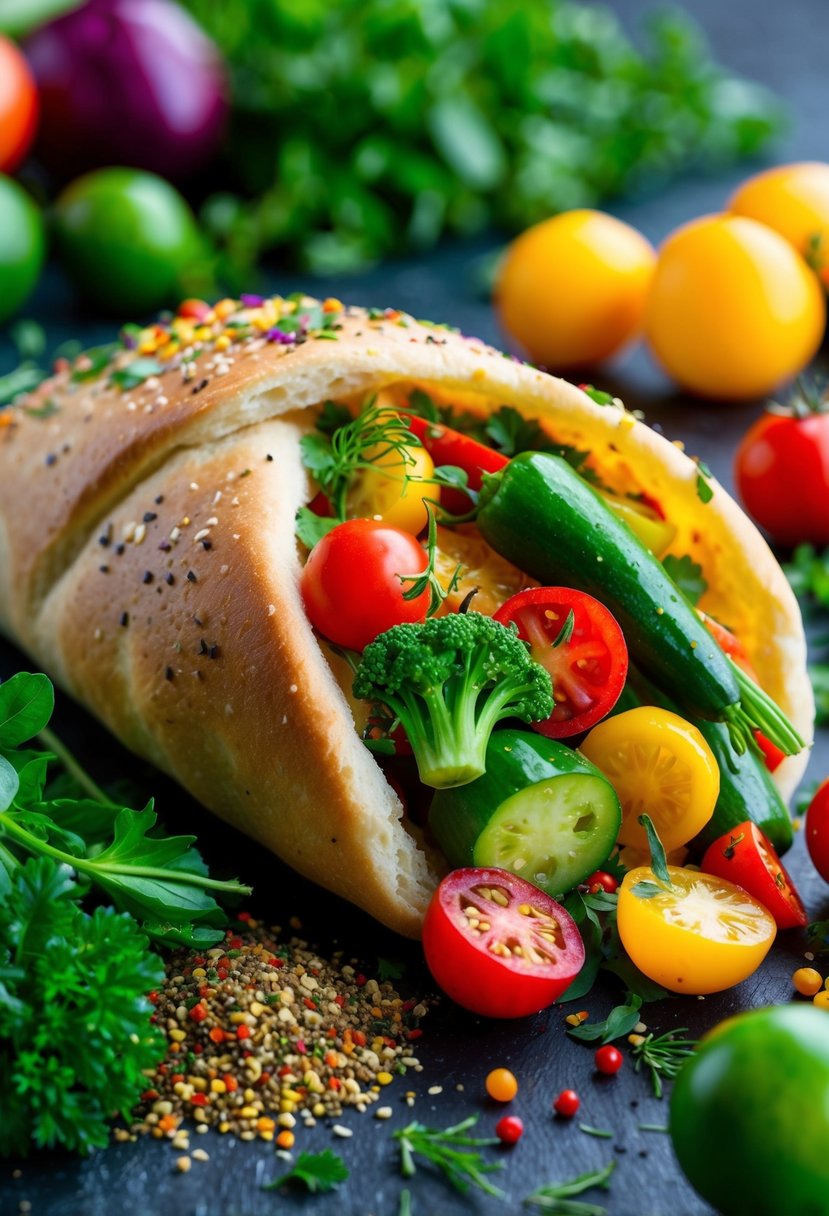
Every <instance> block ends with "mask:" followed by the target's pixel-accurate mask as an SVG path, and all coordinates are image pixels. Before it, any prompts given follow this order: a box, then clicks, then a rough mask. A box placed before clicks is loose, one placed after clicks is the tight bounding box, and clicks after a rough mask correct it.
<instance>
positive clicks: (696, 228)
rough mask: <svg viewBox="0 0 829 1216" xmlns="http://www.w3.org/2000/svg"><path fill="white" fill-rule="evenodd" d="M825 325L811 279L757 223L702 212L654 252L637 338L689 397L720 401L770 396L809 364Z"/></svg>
mask: <svg viewBox="0 0 829 1216" xmlns="http://www.w3.org/2000/svg"><path fill="white" fill-rule="evenodd" d="M825 323H826V304H825V301H824V297H823V292H822V291H821V288H820V284H819V283H818V281H817V279H816V277H815V275H814V274H813V273H812V272H811V270H809V267H808V266H807V265H806V263H805V262H804V261H803V259H802V258H801V257H799V256H798V254H796V253H795V252H794V250H793V249H792V247H791V245H789V244H788V243H787V242H786V241H784V240H783V238H782V237H781V236H779V235H778V233H776V232H773V231H772V229H771V228H767V227H766V226H765V225H764V224H758V223H757V221H756V220H751V219H746V218H745V217H743V216H740V215H706V216H703V217H702V219H698V220H694V221H693V222H692V223H690V224H686V225H685V226H684V227H682V228H679V229H677V231H676V232H674V233H673V235H672V236H669V237H668V239H667V241H666V242H665V244H664V245H663V246H662V248H661V249H660V251H659V261H658V263H657V266H656V272H655V274H654V276H653V282H652V284H651V290H650V293H649V295H648V303H647V308H646V312H645V338H646V341H647V342H648V345H649V346H650V348H651V351H652V352H653V354H654V356H655V358H656V359H657V360H658V361H659V362H660V363H661V364H662V366H663V367H664V368H665V370H666V371H667V372H668V373H669V374H670V375H671V376H673V378H674V379H675V380H676V381H678V383H679V384H681V385H682V386H683V388H686V389H688V390H690V391H691V392H692V393H698V394H699V395H700V396H703V397H720V398H723V399H724V400H741V399H744V398H748V397H760V396H764V395H765V394H766V393H770V392H771V391H772V389H774V388H776V386H777V385H778V384H779V383H780V382H781V381H782V380H786V379H788V378H789V377H790V376H794V375H796V373H797V372H799V371H801V369H802V368H803V367H805V365H806V364H807V363H808V362H809V360H810V359H811V358H812V356H813V355H814V354H815V352H816V351H817V349H818V347H819V346H820V343H821V340H822V338H823V330H824V326H825Z"/></svg>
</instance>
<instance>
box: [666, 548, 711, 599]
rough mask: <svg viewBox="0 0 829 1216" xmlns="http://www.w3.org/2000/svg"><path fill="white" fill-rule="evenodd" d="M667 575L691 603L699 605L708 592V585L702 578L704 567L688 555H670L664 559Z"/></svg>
mask: <svg viewBox="0 0 829 1216" xmlns="http://www.w3.org/2000/svg"><path fill="white" fill-rule="evenodd" d="M662 565H663V566H664V567H665V573H666V574H667V575H668V577H669V578H671V579H672V580H673V582H674V583H676V585H677V587H678V588H679V590H680V591H681V592H682V593H683V595H685V596H686V598H687V599H689V600H690V601H691V603H692V604H697V603H698V602H699V601H700V600H701V599H702V597H703V596H704V595H705V593H706V591H707V590H708V583H707V582H706V580H705V579H704V578H703V576H702V566H701V565H700V564H699V562H695V561H694V559H693V558H692V557H691V556H690V554H688V553H683V555H682V557H677V556H676V555H675V554H673V553H668V554H667V555H666V556H665V557H663V558H662Z"/></svg>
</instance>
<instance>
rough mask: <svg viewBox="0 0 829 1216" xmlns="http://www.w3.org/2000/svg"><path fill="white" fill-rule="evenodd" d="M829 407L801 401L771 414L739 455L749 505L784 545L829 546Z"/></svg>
mask: <svg viewBox="0 0 829 1216" xmlns="http://www.w3.org/2000/svg"><path fill="white" fill-rule="evenodd" d="M827 408H829V401H825V400H824V401H822V402H820V401H817V400H814V401H811V400H798V401H796V402H795V403H794V404H793V406H792V412H790V413H770V412H766V413H765V414H763V415H762V417H761V418H759V419H758V420H757V422H755V423H754V425H753V426H752V427H750V428H749V430H748V432H747V433H746V435H745V436H744V438H743V440H742V443H741V444H740V446H739V448H738V449H737V455H736V457H735V464H734V476H735V478H736V481H737V489H738V491H739V494H740V497H741V499H742V500H743V504H744V506H745V508H746V510H747V511H748V513H749V515H750V516H751V517H752V519H754V520H755V522H756V523H758V524H759V525H760V526H761V527H762V528H765V530H766V531H767V532H768V533H769V534H770V535H771V536H772V537H773V538H774V539H775V540H776V541H778V542H779V543H780V544H784V545H796V544H799V543H800V542H801V541H811V542H812V544H814V545H829V413H827V412H822V411H826V410H827Z"/></svg>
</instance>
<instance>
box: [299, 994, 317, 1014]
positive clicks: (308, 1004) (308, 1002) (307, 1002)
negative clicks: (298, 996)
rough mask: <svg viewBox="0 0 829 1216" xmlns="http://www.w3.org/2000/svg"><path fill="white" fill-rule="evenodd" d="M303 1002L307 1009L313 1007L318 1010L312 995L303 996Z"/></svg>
mask: <svg viewBox="0 0 829 1216" xmlns="http://www.w3.org/2000/svg"><path fill="white" fill-rule="evenodd" d="M302 1003H303V1005H304V1006H305V1008H306V1009H313V1010H315V1011H316V1008H317V1007H316V1005H315V1004H314V1002H313V1001H312V1000H311V998H310V996H304V997H303V998H302Z"/></svg>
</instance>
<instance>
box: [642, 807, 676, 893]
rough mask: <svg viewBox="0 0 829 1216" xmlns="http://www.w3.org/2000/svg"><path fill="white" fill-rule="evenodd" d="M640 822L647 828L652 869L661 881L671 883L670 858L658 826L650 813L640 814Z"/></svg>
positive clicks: (666, 883)
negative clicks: (654, 823) (667, 855)
mask: <svg viewBox="0 0 829 1216" xmlns="http://www.w3.org/2000/svg"><path fill="white" fill-rule="evenodd" d="M639 823H640V824H641V825H642V827H643V828H644V829H645V835H646V836H647V838H648V848H649V849H650V854H651V869H652V870H653V872H654V874H655V875H656V877H657V878H658V879H659V881H660V882H663V883H665V885H666V886H668V887H670V885H671V875H670V873H669V871H668V860H667V858H666V856H665V850H664V849H663V847H662V841H661V840H660V839H659V836H658V835H657V831H656V828H655V827H654V826H653V820H652V819H651V817H650V815H640V816H639Z"/></svg>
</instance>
